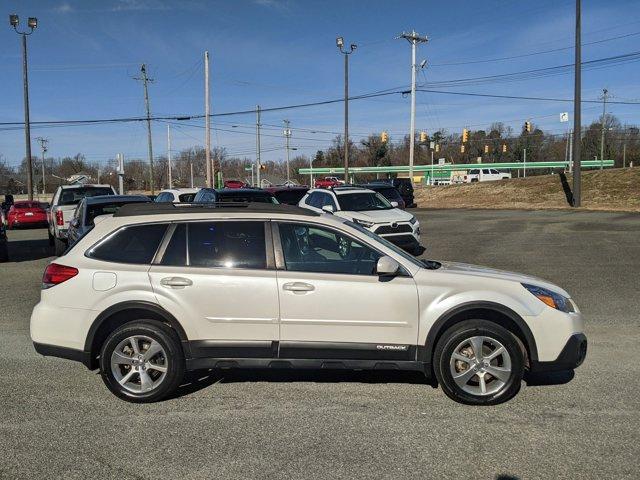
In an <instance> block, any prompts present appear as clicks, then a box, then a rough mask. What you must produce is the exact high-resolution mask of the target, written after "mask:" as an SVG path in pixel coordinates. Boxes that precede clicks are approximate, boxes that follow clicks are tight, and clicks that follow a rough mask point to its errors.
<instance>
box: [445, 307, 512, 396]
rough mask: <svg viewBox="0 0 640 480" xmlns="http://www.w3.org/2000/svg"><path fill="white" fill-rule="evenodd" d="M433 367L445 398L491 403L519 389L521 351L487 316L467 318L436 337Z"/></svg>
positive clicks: (507, 333) (509, 336)
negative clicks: (481, 318)
mask: <svg viewBox="0 0 640 480" xmlns="http://www.w3.org/2000/svg"><path fill="white" fill-rule="evenodd" d="M434 370H435V374H436V378H437V379H438V382H439V383H440V385H441V386H442V390H443V391H444V392H445V394H446V395H447V396H448V397H449V398H451V399H453V400H455V401H456V402H460V403H466V404H469V405H495V404H498V403H502V402H506V401H507V400H510V399H511V398H513V397H514V396H515V395H516V394H517V393H518V391H519V390H520V384H521V381H522V376H523V374H524V355H523V352H522V350H521V348H520V345H519V344H518V341H517V340H516V338H515V337H514V335H513V334H511V332H509V331H508V330H506V329H505V328H503V327H501V326H500V325H498V324H496V323H494V322H491V321H487V320H467V321H464V322H461V323H458V324H456V325H454V326H452V327H451V328H449V329H448V330H447V331H446V332H445V333H444V334H443V335H442V337H441V338H440V340H439V341H438V344H437V345H436V350H435V354H434Z"/></svg>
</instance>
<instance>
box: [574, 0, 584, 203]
mask: <svg viewBox="0 0 640 480" xmlns="http://www.w3.org/2000/svg"><path fill="white" fill-rule="evenodd" d="M580 1H581V0H576V46H575V53H576V59H575V73H574V77H575V85H574V87H573V155H574V159H575V160H574V162H573V206H574V207H579V206H580V195H581V191H580V190H581V185H580V184H581V177H580V175H581V173H582V166H581V160H580V155H581V152H580V146H581V145H580V142H581V141H582V126H581V119H580V112H581V106H582V105H581V103H580V102H581V101H582V99H581V89H582V84H581V79H580V73H581V69H582V65H581V61H582V53H581V50H580V47H581V43H580V42H581V39H580V37H581V34H580V28H581V13H580Z"/></svg>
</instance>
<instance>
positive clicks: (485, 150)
mask: <svg viewBox="0 0 640 480" xmlns="http://www.w3.org/2000/svg"><path fill="white" fill-rule="evenodd" d="M484 153H489V145H485V146H484Z"/></svg>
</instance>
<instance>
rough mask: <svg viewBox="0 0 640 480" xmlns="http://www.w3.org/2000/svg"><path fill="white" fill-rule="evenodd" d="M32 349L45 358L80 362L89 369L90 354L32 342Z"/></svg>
mask: <svg viewBox="0 0 640 480" xmlns="http://www.w3.org/2000/svg"><path fill="white" fill-rule="evenodd" d="M33 347H34V348H35V349H36V352H38V353H39V354H40V355H44V356H45V357H58V358H64V359H66V360H73V361H75V362H80V363H82V364H83V365H84V366H85V367H87V368H89V369H91V354H90V353H89V352H84V351H82V350H76V349H74V348H68V347H60V346H57V345H47V344H44V343H38V342H33Z"/></svg>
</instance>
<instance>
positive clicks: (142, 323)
mask: <svg viewBox="0 0 640 480" xmlns="http://www.w3.org/2000/svg"><path fill="white" fill-rule="evenodd" d="M184 371H185V359H184V354H183V352H182V347H181V345H180V340H179V338H178V337H177V335H176V334H175V332H174V331H173V330H172V329H171V328H169V327H167V326H166V325H164V324H162V323H159V322H155V321H153V320H139V321H136V322H132V323H127V324H125V325H122V326H121V327H119V328H117V329H116V330H114V331H113V332H112V333H111V334H110V335H109V337H108V338H107V340H106V341H105V342H104V345H103V346H102V350H101V352H100V373H101V375H102V380H103V381H104V383H105V385H106V386H107V388H109V390H111V392H112V393H114V394H115V395H116V396H118V397H120V398H122V399H123V400H126V401H129V402H135V403H149V402H157V401H159V400H162V399H163V398H166V397H167V396H169V395H171V394H172V393H173V392H175V390H176V389H177V388H178V386H179V385H180V383H181V382H182V378H183V376H184Z"/></svg>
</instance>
